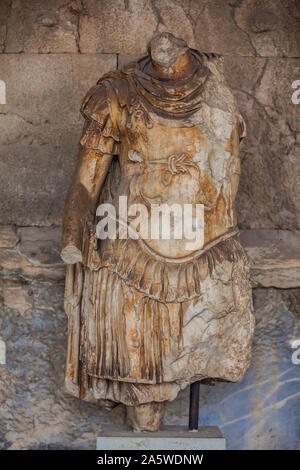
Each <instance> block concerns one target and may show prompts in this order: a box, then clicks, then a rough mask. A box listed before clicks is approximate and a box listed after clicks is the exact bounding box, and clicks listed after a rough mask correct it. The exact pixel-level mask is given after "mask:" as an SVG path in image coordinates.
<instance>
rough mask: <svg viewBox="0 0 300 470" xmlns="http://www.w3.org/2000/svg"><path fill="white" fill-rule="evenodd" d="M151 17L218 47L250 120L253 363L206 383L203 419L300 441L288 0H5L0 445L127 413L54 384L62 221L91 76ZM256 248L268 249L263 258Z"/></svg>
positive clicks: (135, 47) (70, 431)
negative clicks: (239, 377)
mask: <svg viewBox="0 0 300 470" xmlns="http://www.w3.org/2000/svg"><path fill="white" fill-rule="evenodd" d="M158 31H159V32H162V31H170V32H172V33H173V34H175V35H177V36H181V37H183V38H184V39H185V40H186V41H187V42H188V43H189V45H190V46H191V47H194V48H197V49H199V50H200V51H208V52H215V53H218V54H221V55H222V56H223V57H224V70H225V74H226V78H227V82H228V84H229V86H230V87H231V89H232V91H233V93H234V94H235V96H236V98H237V100H238V102H239V106H240V111H241V113H242V114H243V116H244V117H245V120H246V123H247V138H246V140H245V143H244V145H243V151H242V175H241V182H240V188H239V192H238V197H237V209H238V221H239V225H240V227H241V228H243V229H247V235H245V236H246V239H247V240H248V241H246V244H247V243H248V242H249V243H250V241H249V240H252V241H253V240H254V241H253V244H254V245H255V246H254V248H253V247H252V249H254V251H255V256H254V257H255V269H253V273H254V274H253V276H254V277H255V279H256V281H255V283H254V286H255V287H256V288H255V289H254V299H255V310H256V317H257V328H256V339H255V348H254V356H253V363H252V366H251V368H250V370H249V372H248V374H247V376H246V377H245V379H244V380H243V382H242V383H241V384H216V385H215V386H211V385H202V388H201V389H202V392H201V406H200V408H201V411H200V420H201V422H202V423H203V424H218V425H220V426H221V429H222V430H223V432H224V433H225V435H226V437H227V438H228V443H229V447H230V448H239V449H243V448H285V449H287V448H295V447H296V446H297V442H299V437H300V436H299V435H300V430H299V425H298V424H297V421H296V418H295V416H296V415H297V413H296V410H297V406H298V409H299V392H298V389H297V386H298V387H299V365H298V366H297V365H294V364H293V363H292V362H291V355H292V352H293V350H292V349H291V344H290V342H291V340H292V339H293V338H297V337H299V336H300V335H299V330H297V320H296V318H297V314H299V310H300V307H299V306H300V302H299V286H300V276H299V267H300V261H299V259H300V255H299V250H298V249H297V242H295V239H294V238H293V242H292V243H290V238H289V236H290V235H291V232H295V231H297V230H299V229H300V187H299V186H300V185H299V183H300V164H299V155H300V134H299V131H300V104H299V105H295V104H293V103H292V100H291V97H292V93H293V91H294V90H293V89H292V83H293V81H295V80H299V79H300V4H299V2H298V1H297V0H1V2H0V80H1V81H3V82H4V83H5V85H6V104H0V224H2V230H1V236H0V269H1V270H0V279H1V292H0V304H1V305H0V339H3V340H5V342H6V351H7V363H6V365H0V410H1V411H0V413H1V414H2V416H1V418H0V420H1V421H0V423H1V424H0V442H1V445H2V447H3V448H10V449H11V448H22V449H25V448H70V447H74V448H95V438H96V436H97V430H98V428H99V426H100V424H101V423H104V422H111V421H114V422H123V421H124V419H125V415H124V409H123V407H122V406H120V407H117V408H116V409H115V410H114V411H113V412H111V413H110V414H109V413H107V412H105V411H103V410H101V409H98V408H97V407H96V406H94V405H90V404H86V403H82V402H80V401H78V400H77V399H75V398H73V397H70V396H68V395H67V394H66V393H65V392H64V390H63V387H62V384H63V368H64V357H65V348H66V318H65V315H64V313H63V303H62V300H63V281H64V268H63V266H62V265H61V263H60V261H59V255H58V253H59V245H58V233H59V226H60V224H61V220H62V213H63V204H64V198H65V194H66V191H67V187H68V185H69V183H70V181H71V177H72V173H73V171H74V167H75V164H76V157H77V149H78V140H79V137H80V133H81V128H82V124H83V119H82V118H81V116H80V113H79V107H80V103H81V101H82V99H83V96H84V94H85V93H86V91H87V90H88V89H89V87H91V86H92V85H94V84H95V82H96V81H97V80H98V78H99V77H100V76H101V75H102V74H104V73H105V72H107V71H109V70H112V69H116V68H121V67H122V65H123V64H124V63H126V62H129V61H130V60H132V59H135V58H136V57H140V56H141V55H143V54H144V53H145V52H146V49H147V44H148V42H149V40H150V39H151V38H152V36H153V34H155V33H156V32H158ZM11 226H16V227H17V229H16V230H15V229H13V228H12V227H11ZM32 227H40V229H39V231H38V232H36V231H35V230H36V229H33V228H32ZM254 229H255V234H254ZM265 230H266V231H265ZM259 231H262V232H259ZM258 232H259V233H263V236H261V235H257V233H258ZM37 233H38V235H37ZM285 233H286V234H285ZM257 236H258V237H259V239H260V242H259V243H258V242H257V238H255V237H257ZM282 240H286V241H287V240H288V242H286V243H283V245H284V248H283V245H282ZM250 245H251V243H250ZM266 246H269V247H272V249H271V248H270V249H269V254H268V256H267V257H266V256H265V255H266V253H265V252H264V248H266ZM287 247H289V248H287ZM249 249H251V248H249ZM285 250H287V251H285ZM252 254H253V253H252ZM261 257H262V258H263V259H260V258H261ZM255 270H256V271H255ZM279 287H283V288H282V289H280V288H279ZM297 335H298V336H297ZM187 410H188V403H187V392H186V391H185V392H183V393H182V394H181V395H180V396H179V397H178V399H177V400H176V401H175V402H173V403H171V404H169V406H168V412H167V416H166V422H168V423H181V424H183V423H184V422H186V420H187Z"/></svg>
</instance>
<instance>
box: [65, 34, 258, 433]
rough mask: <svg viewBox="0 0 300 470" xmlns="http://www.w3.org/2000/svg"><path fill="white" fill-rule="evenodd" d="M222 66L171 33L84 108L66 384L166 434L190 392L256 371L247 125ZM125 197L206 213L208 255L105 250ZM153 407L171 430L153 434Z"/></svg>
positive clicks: (157, 244) (128, 242)
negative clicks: (104, 232) (108, 208)
mask: <svg viewBox="0 0 300 470" xmlns="http://www.w3.org/2000/svg"><path fill="white" fill-rule="evenodd" d="M216 62H217V60H216V59H215V58H214V57H213V56H207V55H205V54H200V53H198V52H197V51H194V50H191V49H188V47H187V46H186V44H185V43H184V41H182V40H178V39H177V38H174V37H173V36H171V35H170V34H168V33H165V34H163V35H160V36H158V37H157V38H155V39H154V40H153V41H152V43H151V44H150V55H149V56H146V57H145V58H143V59H141V60H140V61H138V62H137V63H135V64H130V65H129V66H127V67H125V68H124V69H123V71H122V72H111V73H109V74H107V75H105V76H104V77H102V78H101V79H100V80H99V82H98V84H97V85H96V86H95V87H94V88H92V90H91V91H90V92H89V93H88V95H87V96H86V98H85V100H84V103H83V106H82V113H83V115H84V116H85V118H86V126H85V129H84V133H83V136H82V139H81V146H82V150H81V155H80V161H79V165H78V169H77V174H76V175H75V181H74V183H73V186H72V187H71V189H70V192H69V196H68V199H67V203H66V211H65V221H64V237H63V251H62V256H63V258H64V259H65V261H66V262H67V263H73V264H72V265H70V266H69V267H68V272H67V281H66V311H67V313H68V315H69V318H70V329H69V335H70V336H69V338H70V340H69V351H68V361H67V372H66V386H67V389H68V390H69V391H70V392H71V393H75V394H76V395H77V396H80V397H81V398H83V399H85V400H88V401H98V402H99V403H101V404H108V403H119V402H121V403H125V404H126V405H127V406H128V410H129V418H130V419H131V423H132V425H133V426H134V427H135V428H136V429H154V428H157V427H158V426H159V422H160V420H161V418H162V415H163V412H162V409H163V407H162V404H163V403H164V402H165V401H167V400H173V399H174V398H175V397H176V395H177V394H178V392H179V390H180V389H182V388H184V387H185V386H186V385H188V384H189V383H192V382H194V381H196V380H201V379H202V378H207V377H214V378H221V379H225V380H230V381H238V380H240V379H241V378H242V377H243V375H244V373H245V371H246V370H247V368H248V366H249V363H250V353H251V343H252V334H253V313H252V304H251V292H250V287H249V266H248V261H247V258H246V255H245V253H244V250H243V248H242V247H241V245H240V243H239V241H238V230H237V227H236V216H235V209H234V199H235V195H236V191H237V186H238V179H239V171H240V166H239V143H240V140H241V139H242V138H243V136H244V133H245V126H244V122H243V120H242V118H241V116H240V115H239V113H238V111H237V109H236V106H235V103H234V100H233V98H232V95H231V93H230V91H229V90H228V88H227V87H226V85H225V84H224V80H223V77H222V74H221V73H220V71H219V70H218V67H217V65H216ZM116 153H117V154H118V160H117V161H114V160H113V158H112V155H113V154H116ZM95 188H96V189H97V190H95ZM120 196H126V197H127V200H128V205H132V204H144V206H145V207H146V209H147V210H148V211H149V214H150V217H151V211H150V209H151V207H152V206H153V205H158V206H159V205H161V204H169V205H172V204H181V205H184V204H202V205H203V207H204V240H203V241H204V244H203V246H201V247H200V248H199V247H196V248H195V247H192V248H190V249H187V248H186V243H185V242H186V240H184V238H182V239H180V240H178V239H177V240H174V239H169V240H161V239H153V238H151V237H150V238H147V239H145V238H142V237H140V238H137V239H133V238H120V237H118V236H117V237H116V238H114V239H111V238H107V239H105V240H101V242H100V247H99V243H98V242H97V235H96V224H97V218H96V217H95V213H96V207H97V206H98V205H99V204H101V203H108V202H109V203H111V204H113V205H114V206H115V207H116V214H117V218H118V216H119V215H120V214H119V210H120V209H119V205H118V201H119V200H120V199H119V198H120ZM80 198H81V200H82V201H85V202H82V207H83V208H85V209H83V210H82V211H80V210H78V213H77V214H76V211H75V210H74V206H76V204H74V201H77V200H79V204H77V207H78V206H79V208H80ZM86 209H88V210H86ZM85 210H86V212H87V213H85ZM76 220H77V225H76ZM78 224H81V227H82V226H83V227H84V230H83V234H81V235H79V231H78ZM74 261H78V263H77V264H76V265H75V264H74ZM74 298H76V299H77V303H76V302H75V303H74V300H72V301H71V302H70V299H74ZM145 407H146V408H145ZM147 407H148V408H147ZM146 410H152V411H151V413H150V415H151V414H152V416H153V415H155V416H157V420H155V419H154V420H153V419H152V423H151V424H150V423H148V424H147V423H146V421H147V415H148V413H147V412H146ZM154 410H155V411H156V413H154Z"/></svg>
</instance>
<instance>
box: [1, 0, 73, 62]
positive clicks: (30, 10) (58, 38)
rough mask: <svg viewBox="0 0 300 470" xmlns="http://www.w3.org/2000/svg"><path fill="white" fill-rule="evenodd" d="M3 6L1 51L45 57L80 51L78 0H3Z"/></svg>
mask: <svg viewBox="0 0 300 470" xmlns="http://www.w3.org/2000/svg"><path fill="white" fill-rule="evenodd" d="M4 4H5V6H6V10H5V12H4V14H3V18H5V19H6V21H4V20H3V19H2V21H3V24H4V27H5V29H6V31H5V34H6V36H5V39H4V41H3V40H2V42H4V47H3V46H2V47H3V49H4V52H6V53H18V52H27V53H32V52H35V53H36V52H37V53H46V54H47V53H49V52H52V53H59V52H77V51H78V50H79V32H78V24H79V18H80V14H81V11H82V6H81V2H80V1H79V0H74V1H62V0H47V1H43V0H33V1H32V0H12V1H5V0H4Z"/></svg>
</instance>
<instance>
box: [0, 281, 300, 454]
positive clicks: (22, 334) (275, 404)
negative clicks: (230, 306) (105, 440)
mask: <svg viewBox="0 0 300 470" xmlns="http://www.w3.org/2000/svg"><path fill="white" fill-rule="evenodd" d="M7 282H8V280H5V283H7ZM17 286H18V288H19V292H20V295H22V296H23V297H24V298H25V299H31V300H30V302H28V301H27V300H25V301H24V302H25V303H27V302H28V304H27V306H26V308H25V309H24V307H23V308H22V309H19V310H18V309H16V308H12V307H18V308H19V305H17V306H16V305H15V306H14V305H10V306H8V305H5V304H4V303H3V300H2V298H3V289H4V290H6V289H7V288H9V284H5V285H2V290H1V314H0V332H1V333H0V334H1V339H3V340H5V341H6V348H7V361H6V362H7V363H6V365H1V366H0V371H1V374H0V410H1V411H0V415H1V417H0V419H1V422H2V423H4V424H2V425H1V432H0V442H1V448H4V449H27V448H30V449H67V448H81V449H94V448H95V443H96V437H97V436H98V434H99V426H100V425H101V423H124V421H125V415H124V407H123V406H122V405H121V406H119V407H117V408H115V409H114V410H113V411H111V412H107V411H105V410H103V409H101V408H99V407H98V406H97V405H92V404H88V403H83V402H81V401H80V400H78V399H76V398H73V397H72V396H70V395H68V394H67V393H66V392H64V390H63V380H64V361H65V354H66V317H65V314H64V313H63V283H62V282H49V281H48V282H39V281H36V280H35V281H28V280H27V281H26V280H24V281H23V283H20V280H18V282H17ZM254 300H255V312H256V321H257V326H256V335H255V343H254V354H253V361H252V365H251V368H250V370H249V371H248V373H247V374H246V377H245V378H244V380H243V381H242V382H241V383H237V384H230V383H218V384H216V385H215V386H210V385H202V386H201V401H200V422H201V424H203V425H219V426H220V428H221V431H222V433H223V434H224V435H225V437H226V438H227V443H228V447H229V448H230V449H253V448H263V449H265V448H270V449H293V448H295V447H296V446H297V444H299V432H300V429H299V418H298V417H297V409H298V407H299V365H293V364H292V362H291V355H292V352H293V350H292V349H291V347H290V341H291V340H292V339H293V338H296V337H298V338H299V328H298V327H297V322H298V321H299V320H297V318H298V317H297V312H299V308H300V304H299V302H300V293H299V289H298V290H296V289H288V290H286V291H285V290H279V289H268V290H266V289H255V290H254ZM187 419H188V390H185V392H183V393H181V394H180V395H179V397H178V399H177V400H175V401H174V402H172V403H168V405H167V413H166V417H165V423H166V424H186V423H187Z"/></svg>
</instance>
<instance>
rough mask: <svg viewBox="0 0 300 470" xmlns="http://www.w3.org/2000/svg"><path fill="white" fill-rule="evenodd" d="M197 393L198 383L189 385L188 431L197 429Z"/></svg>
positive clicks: (198, 389)
mask: <svg viewBox="0 0 300 470" xmlns="http://www.w3.org/2000/svg"><path fill="white" fill-rule="evenodd" d="M199 391H200V381H198V382H194V383H193V384H191V385H190V412H189V430H190V431H195V430H197V429H198V420H199Z"/></svg>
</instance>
